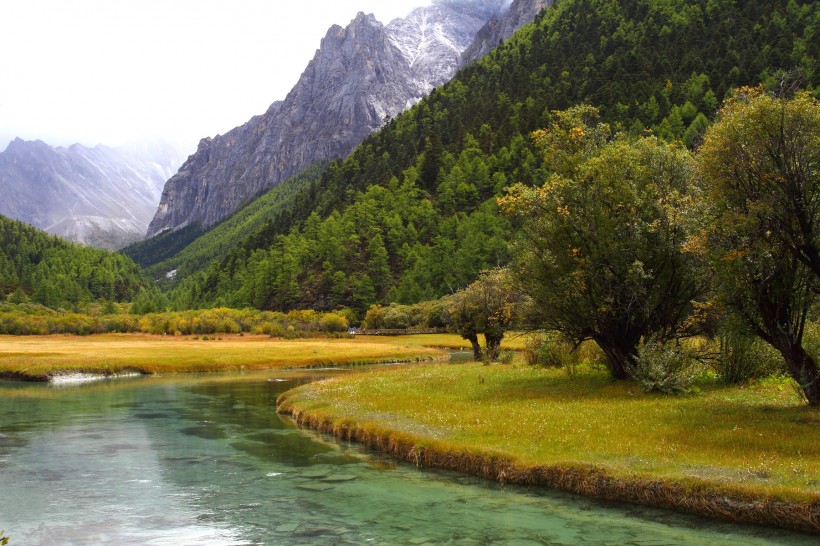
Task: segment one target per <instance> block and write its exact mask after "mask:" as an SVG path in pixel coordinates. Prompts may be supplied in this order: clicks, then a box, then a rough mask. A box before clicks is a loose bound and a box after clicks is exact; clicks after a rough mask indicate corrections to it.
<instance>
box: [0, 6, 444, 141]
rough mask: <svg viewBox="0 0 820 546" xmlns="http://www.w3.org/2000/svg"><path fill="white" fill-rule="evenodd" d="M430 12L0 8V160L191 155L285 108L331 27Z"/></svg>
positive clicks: (319, 8) (318, 8)
mask: <svg viewBox="0 0 820 546" xmlns="http://www.w3.org/2000/svg"><path fill="white" fill-rule="evenodd" d="M430 2H431V0H399V1H394V0H390V1H376V0H311V1H309V2H295V1H293V2H286V1H282V0H3V3H2V9H1V10H0V151H2V150H4V149H5V147H6V145H7V143H8V141H10V140H12V139H13V138H14V137H20V138H23V139H25V140H35V139H40V140H43V141H45V142H47V143H48V144H51V145H55V146H57V145H58V146H64V145H68V144H72V143H75V142H79V143H82V144H84V145H86V146H94V145H96V144H98V143H102V144H106V145H109V146H118V145H120V144H123V143H125V142H128V141H133V140H140V139H144V138H155V137H161V138H166V139H169V140H174V141H177V142H180V143H182V144H184V145H185V146H187V147H190V149H191V150H193V149H194V148H195V146H196V143H197V142H198V141H199V139H200V138H202V137H205V136H214V135H216V134H219V133H225V132H227V131H229V130H230V129H232V128H233V127H235V126H237V125H241V124H242V123H244V122H245V121H247V120H248V119H250V118H251V117H252V116H254V115H257V114H262V113H264V112H265V110H267V108H268V106H269V105H270V104H271V103H272V102H274V101H276V100H281V99H283V98H285V96H286V95H287V93H288V91H290V89H291V88H292V87H293V85H294V84H295V83H296V82H297V81H298V79H299V76H300V75H301V73H302V71H303V70H304V68H305V67H306V66H307V63H308V62H309V61H310V59H312V58H313V55H314V53H315V52H316V49H318V47H319V43H320V41H321V39H322V38H323V37H324V36H325V34H326V32H327V29H328V28H329V27H330V26H331V25H333V24H339V25H341V26H347V24H348V23H349V22H350V21H351V20H352V19H353V18H354V17H355V16H356V13H358V12H359V11H363V12H365V13H374V14H375V15H376V18H377V19H378V20H379V21H381V22H382V23H384V24H387V23H388V22H389V21H390V20H392V19H394V18H396V17H403V16H405V15H407V14H408V13H409V12H410V11H411V10H412V9H413V8H414V7H417V6H422V5H429V4H430Z"/></svg>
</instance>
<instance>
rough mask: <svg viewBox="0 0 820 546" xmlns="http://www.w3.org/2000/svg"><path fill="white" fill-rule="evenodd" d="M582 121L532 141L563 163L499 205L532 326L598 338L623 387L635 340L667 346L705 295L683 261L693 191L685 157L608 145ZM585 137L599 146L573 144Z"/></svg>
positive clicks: (581, 115) (691, 263) (668, 149)
mask: <svg viewBox="0 0 820 546" xmlns="http://www.w3.org/2000/svg"><path fill="white" fill-rule="evenodd" d="M568 121H574V123H567V122H568ZM588 121H591V122H592V123H595V117H594V116H591V115H590V111H589V109H588V108H587V107H577V108H573V109H570V110H569V111H567V112H564V113H561V114H559V116H558V122H557V123H556V124H554V125H553V126H552V127H550V129H549V130H548V131H546V133H542V132H539V133H537V134H536V138H538V139H539V140H540V141H541V142H542V145H543V146H545V150H544V153H545V156H546V157H547V159H548V161H554V159H557V158H560V163H558V164H554V165H553V167H554V169H555V170H556V172H555V173H554V174H552V175H551V176H550V178H549V179H548V180H547V182H546V183H545V184H544V185H543V186H541V187H538V188H529V187H526V186H523V185H517V186H514V187H513V188H511V189H510V191H509V194H508V195H507V196H506V197H504V198H502V199H501V200H500V202H501V204H502V208H503V209H504V210H506V211H507V212H508V213H509V214H511V215H513V216H516V217H518V218H519V219H520V221H521V223H522V236H521V237H520V238H519V239H518V241H517V242H516V245H515V251H514V252H513V255H514V259H513V265H512V267H511V269H512V271H513V273H514V276H515V279H516V282H517V285H518V286H520V287H521V289H522V291H523V292H524V293H525V294H526V295H528V296H529V297H530V298H531V299H532V302H533V305H532V312H531V313H530V320H531V321H532V322H533V325H534V326H536V327H539V328H545V329H549V330H557V331H559V332H561V333H562V334H564V335H565V336H567V337H568V338H570V339H572V340H573V341H574V342H575V343H580V342H582V341H584V340H587V339H591V340H594V341H595V342H596V343H597V344H598V345H599V346H600V347H601V349H602V350H603V352H604V353H605V354H606V356H607V361H608V365H609V369H610V372H611V373H612V375H613V377H615V378H618V379H622V378H626V377H628V376H629V375H630V370H631V369H632V368H633V367H634V365H635V357H636V355H637V348H638V345H639V343H640V342H641V339H642V338H654V339H658V340H661V341H663V340H666V339H670V338H674V337H677V336H679V335H681V334H683V333H685V332H686V328H687V326H688V325H689V323H688V322H687V319H688V317H689V316H690V314H691V312H692V310H693V301H694V300H695V299H696V298H698V297H699V296H700V295H701V292H702V285H701V282H699V277H698V274H697V260H695V259H693V258H692V256H691V255H688V254H686V253H685V250H686V248H685V243H686V241H687V238H688V233H689V229H690V227H689V226H690V221H689V218H688V216H687V215H688V214H694V213H695V211H696V209H697V208H698V207H699V192H698V188H697V187H696V186H695V184H694V182H693V177H692V175H691V168H690V154H689V153H688V152H687V151H686V150H685V149H682V148H680V147H678V146H675V145H670V144H666V143H663V142H661V141H659V140H658V139H656V138H654V137H650V138H641V139H639V140H628V139H626V138H616V139H614V140H612V141H609V142H606V141H605V139H602V138H598V137H597V136H595V135H600V134H603V133H605V131H606V128H605V127H602V126H601V125H598V124H593V125H587V122H588ZM545 134H546V135H549V136H548V137H546V136H545ZM588 139H591V140H592V142H594V143H595V145H592V146H589V145H587V144H588V143H584V142H582V143H581V144H580V145H578V146H573V143H575V142H576V141H585V140H588ZM567 140H568V141H569V144H568V143H567ZM568 148H569V149H571V150H574V151H573V152H572V154H570V155H571V157H569V159H568V156H567V154H566V153H564V150H566V149H568Z"/></svg>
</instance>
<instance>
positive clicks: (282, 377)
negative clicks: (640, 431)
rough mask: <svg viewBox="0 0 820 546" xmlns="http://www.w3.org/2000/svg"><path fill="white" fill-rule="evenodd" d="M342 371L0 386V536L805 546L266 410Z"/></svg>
mask: <svg viewBox="0 0 820 546" xmlns="http://www.w3.org/2000/svg"><path fill="white" fill-rule="evenodd" d="M338 373H347V372H341V371H324V372H312V373H305V372H288V371H283V372H280V371H277V372H264V373H253V374H242V375H223V374H211V375H197V376H173V377H135V378H124V379H115V380H104V381H97V382H93V383H83V384H64V385H60V386H57V385H46V384H23V383H10V382H0V529H5V532H6V535H7V536H9V537H10V539H11V541H10V544H11V545H12V546H15V545H29V544H32V545H39V544H55V545H56V544H59V545H81V544H82V545H86V544H89V545H90V544H94V545H97V544H112V545H118V546H120V545H175V546H176V545H242V544H266V545H272V544H365V545H378V544H390V545H394V544H406V545H423V544H429V545H433V544H437V545H444V544H458V545H486V544H505V545H506V544H510V545H544V544H553V545H575V544H591V545H599V544H600V545H606V544H634V545H637V546H651V545H672V544H686V545H689V544H710V545H711V544H716V545H717V544H726V545H741V544H742V545H749V544H798V545H799V544H816V537H809V536H807V535H801V534H797V533H789V532H784V531H781V530H776V529H768V528H758V527H753V526H736V525H731V524H725V523H715V522H707V521H703V520H700V519H697V518H693V517H689V516H684V515H680V514H674V513H670V512H666V511H662V510H653V509H646V508H641V507H635V506H630V505H622V504H615V503H604V502H598V501H594V500H589V499H583V498H578V497H574V496H571V495H564V494H560V493H554V492H548V491H544V490H541V489H526V488H520V487H509V486H506V487H503V486H500V485H498V484H496V483H492V482H487V481H483V480H478V479H474V478H471V477H466V476H461V475H458V474H453V473H447V472H439V471H423V470H419V469H417V468H414V467H412V466H410V465H407V464H403V463H397V462H395V461H393V460H391V459H390V458H388V457H385V456H383V455H380V454H374V453H371V452H368V451H366V450H363V449H361V448H360V447H358V446H356V445H350V444H347V443H342V442H338V441H336V440H334V439H333V438H330V437H328V436H325V435H321V434H317V433H314V432H311V431H305V430H300V429H298V428H297V427H296V426H295V425H294V423H293V421H292V420H290V419H289V418H287V417H282V416H279V415H277V414H276V412H275V409H274V403H275V400H276V397H277V396H278V395H279V394H280V393H281V392H283V391H284V390H286V389H288V388H291V387H293V386H294V385H297V384H300V383H303V382H305V381H311V380H315V379H317V378H319V377H322V376H323V375H327V374H338Z"/></svg>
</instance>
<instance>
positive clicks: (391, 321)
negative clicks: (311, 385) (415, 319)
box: [383, 304, 412, 328]
mask: <svg viewBox="0 0 820 546" xmlns="http://www.w3.org/2000/svg"><path fill="white" fill-rule="evenodd" d="M411 323H412V322H411V320H410V315H409V313H408V310H407V307H406V306H404V305H395V304H393V305H391V306H390V307H388V308H387V310H386V311H385V312H384V325H383V327H384V328H407V327H409V326H410V325H411Z"/></svg>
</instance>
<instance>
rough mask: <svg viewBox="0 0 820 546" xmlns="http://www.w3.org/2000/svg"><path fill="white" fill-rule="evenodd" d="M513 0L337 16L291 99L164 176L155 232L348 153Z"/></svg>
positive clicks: (216, 217) (447, 74)
mask: <svg viewBox="0 0 820 546" xmlns="http://www.w3.org/2000/svg"><path fill="white" fill-rule="evenodd" d="M506 3H507V0H436V1H435V2H434V3H433V4H432V5H431V6H428V7H424V8H417V9H415V10H413V11H412V12H411V13H410V14H409V15H408V16H407V17H405V18H400V19H395V20H393V21H391V22H390V23H389V24H388V25H386V26H385V25H383V24H382V23H380V22H379V21H377V20H376V18H375V17H374V16H373V15H372V14H365V13H364V12H359V13H358V14H357V15H356V17H355V18H354V19H353V20H352V21H351V22H350V23H349V24H348V25H347V26H346V27H341V26H338V25H334V26H332V27H331V28H330V29H329V30H328V32H327V33H326V35H325V37H324V38H323V39H322V40H321V44H320V47H319V49H318V50H317V51H316V54H315V55H314V57H313V59H312V60H311V61H310V62H309V63H308V65H307V67H306V68H305V70H304V72H303V73H302V75H301V77H300V79H299V81H298V82H297V84H296V86H295V87H294V88H293V89H292V90H291V91H290V93H289V94H288V95H287V97H286V98H285V99H284V100H283V101H278V102H274V103H273V104H272V105H271V106H270V107H269V108H268V110H267V112H265V114H263V115H261V116H256V117H254V118H252V119H251V120H249V121H248V122H247V123H245V124H244V125H242V126H240V127H237V128H235V129H233V130H231V131H230V132H228V133H226V134H225V135H221V136H219V135H218V136H216V137H214V138H213V139H211V140H207V141H206V140H203V141H202V142H200V146H199V149H198V150H197V152H196V153H195V154H194V155H192V156H191V157H189V158H188V161H187V162H186V163H185V164H184V165H183V166H182V168H181V169H180V170H179V172H178V173H177V174H176V175H174V176H173V177H172V178H171V179H170V180H168V182H167V183H166V185H165V189H164V190H163V194H162V198H161V201H160V205H159V208H158V209H157V212H156V215H155V216H154V219H153V220H152V221H151V224H150V226H149V228H148V236H149V237H152V236H154V235H156V234H158V233H161V232H164V231H168V230H176V229H180V228H182V227H184V226H186V225H190V224H198V225H200V226H201V227H204V228H207V227H209V226H212V225H214V224H216V223H217V222H219V221H220V220H222V219H223V218H225V217H226V216H228V215H230V214H231V213H232V212H233V211H234V210H235V209H236V208H237V207H238V206H239V205H240V204H241V203H244V202H247V201H248V200H249V199H251V198H253V197H254V196H257V195H259V194H261V193H262V192H264V191H266V190H268V189H270V188H271V187H273V186H275V185H276V184H279V183H280V182H282V181H284V180H286V179H287V178H289V177H291V176H293V175H295V174H297V173H299V172H301V171H302V170H304V169H305V168H307V167H308V166H310V165H311V164H313V163H315V162H317V161H321V160H328V159H331V160H332V159H336V158H341V157H344V156H346V155H347V154H349V153H350V152H351V151H352V150H353V148H354V147H355V146H357V145H358V144H359V143H360V142H361V141H362V140H364V138H365V137H367V136H368V135H369V134H370V133H372V132H373V131H375V130H376V129H378V128H379V127H381V126H382V124H383V123H384V121H385V119H386V118H388V117H395V116H396V115H398V114H399V113H400V112H402V111H403V110H405V109H406V108H407V107H408V106H410V105H412V104H413V103H415V102H417V101H418V100H419V99H421V97H423V96H424V95H425V94H427V93H429V92H430V91H431V90H432V89H433V87H435V86H437V85H440V84H442V83H444V82H446V81H448V80H449V79H450V78H451V77H452V76H453V75H454V74H455V71H456V69H457V68H458V66H459V59H460V56H461V54H462V53H463V52H464V50H465V49H466V48H467V47H468V46H470V44H471V43H472V42H473V38H474V36H475V34H476V32H478V30H479V29H480V28H481V27H482V26H483V25H484V24H485V23H486V22H487V21H488V20H489V19H490V18H491V17H492V16H493V15H494V14H497V13H499V12H500V11H501V10H502V9H503V7H504V5H505V4H506Z"/></svg>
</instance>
